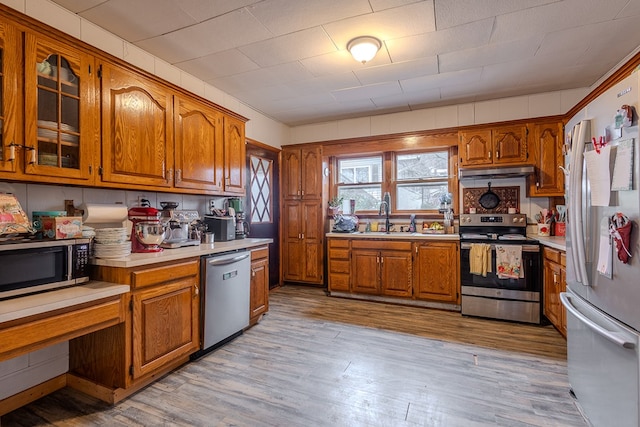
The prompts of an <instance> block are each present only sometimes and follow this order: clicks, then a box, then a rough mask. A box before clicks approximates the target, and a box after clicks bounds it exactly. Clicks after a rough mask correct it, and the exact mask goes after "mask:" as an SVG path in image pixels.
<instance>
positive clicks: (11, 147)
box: [7, 141, 16, 162]
mask: <svg viewBox="0 0 640 427" xmlns="http://www.w3.org/2000/svg"><path fill="white" fill-rule="evenodd" d="M8 148H9V153H8V154H7V161H8V162H12V161H14V160H15V159H16V144H14V143H13V141H11V144H9V145H8Z"/></svg>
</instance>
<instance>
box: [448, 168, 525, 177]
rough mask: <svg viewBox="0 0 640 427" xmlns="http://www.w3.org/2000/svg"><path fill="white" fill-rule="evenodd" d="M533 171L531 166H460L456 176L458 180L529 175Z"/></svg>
mask: <svg viewBox="0 0 640 427" xmlns="http://www.w3.org/2000/svg"><path fill="white" fill-rule="evenodd" d="M533 172H534V168H533V166H495V167H492V168H487V169H477V168H475V169H473V168H466V167H460V168H459V169H458V178H459V179H460V180H465V179H493V178H516V177H523V176H528V175H531V174H532V173H533Z"/></svg>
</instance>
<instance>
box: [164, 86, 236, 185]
mask: <svg viewBox="0 0 640 427" xmlns="http://www.w3.org/2000/svg"><path fill="white" fill-rule="evenodd" d="M174 101H175V102H174V109H175V111H174V124H175V178H174V185H175V187H177V188H191V189H199V190H209V191H212V192H222V191H223V190H224V181H223V180H224V173H225V170H224V169H225V168H224V164H225V159H224V142H223V135H224V129H223V115H222V113H220V112H219V111H216V110H214V109H213V108H211V107H209V106H207V105H206V104H204V103H201V102H198V101H197V100H194V99H192V98H186V97H183V96H181V95H176V96H175V99H174Z"/></svg>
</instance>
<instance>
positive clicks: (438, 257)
mask: <svg viewBox="0 0 640 427" xmlns="http://www.w3.org/2000/svg"><path fill="white" fill-rule="evenodd" d="M415 254H416V259H415V261H414V270H415V279H414V282H413V283H414V285H413V287H414V290H413V294H414V296H415V297H416V298H419V299H427V300H432V301H442V302H450V303H456V304H457V303H459V300H460V293H459V292H458V287H459V281H460V279H459V277H460V275H459V272H460V267H459V265H460V245H459V244H458V243H457V242H421V243H415Z"/></svg>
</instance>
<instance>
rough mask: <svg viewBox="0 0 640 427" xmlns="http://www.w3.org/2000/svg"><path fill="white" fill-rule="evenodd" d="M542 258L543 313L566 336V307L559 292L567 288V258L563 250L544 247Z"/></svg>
mask: <svg viewBox="0 0 640 427" xmlns="http://www.w3.org/2000/svg"><path fill="white" fill-rule="evenodd" d="M542 256H543V258H544V264H543V266H544V267H543V268H544V273H543V280H544V290H543V298H544V315H545V317H546V318H547V319H548V320H549V321H550V322H551V323H552V324H553V326H555V327H556V329H558V331H560V333H561V334H562V335H564V336H565V337H566V336H567V314H566V309H565V308H564V306H563V305H562V302H561V301H560V293H561V292H564V291H565V290H566V288H567V281H566V272H567V268H566V265H567V258H566V253H565V252H564V251H560V250H557V249H552V248H549V247H545V248H543V250H542Z"/></svg>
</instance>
